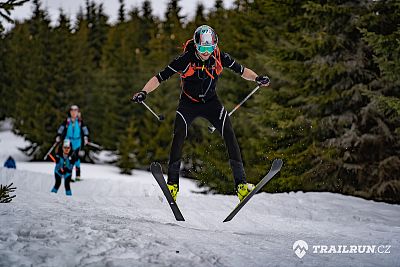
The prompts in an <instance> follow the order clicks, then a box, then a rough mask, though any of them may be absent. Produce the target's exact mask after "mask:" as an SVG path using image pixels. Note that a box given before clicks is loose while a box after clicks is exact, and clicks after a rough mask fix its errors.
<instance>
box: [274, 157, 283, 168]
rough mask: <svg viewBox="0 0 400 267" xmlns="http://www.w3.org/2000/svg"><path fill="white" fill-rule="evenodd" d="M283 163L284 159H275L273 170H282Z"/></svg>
mask: <svg viewBox="0 0 400 267" xmlns="http://www.w3.org/2000/svg"><path fill="white" fill-rule="evenodd" d="M282 165H283V160H281V159H275V160H274V162H272V167H271V169H273V170H280V169H281V167H282Z"/></svg>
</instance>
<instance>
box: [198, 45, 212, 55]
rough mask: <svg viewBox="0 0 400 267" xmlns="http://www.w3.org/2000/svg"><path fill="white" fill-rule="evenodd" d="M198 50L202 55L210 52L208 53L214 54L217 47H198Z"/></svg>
mask: <svg viewBox="0 0 400 267" xmlns="http://www.w3.org/2000/svg"><path fill="white" fill-rule="evenodd" d="M197 50H198V51H199V52H200V53H206V52H208V53H210V54H211V53H212V52H214V50H215V45H207V46H205V45H197Z"/></svg>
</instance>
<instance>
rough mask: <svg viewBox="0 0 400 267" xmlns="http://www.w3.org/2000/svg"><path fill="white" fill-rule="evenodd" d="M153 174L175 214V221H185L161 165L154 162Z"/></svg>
mask: <svg viewBox="0 0 400 267" xmlns="http://www.w3.org/2000/svg"><path fill="white" fill-rule="evenodd" d="M150 170H151V173H152V174H153V176H154V178H155V179H156V181H157V183H158V185H159V186H160V188H161V190H162V191H163V193H164V196H165V198H166V199H167V201H168V204H169V206H170V207H171V210H172V212H173V213H174V216H175V219H176V220H177V221H184V220H185V218H183V215H182V213H181V211H180V210H179V208H178V205H176V202H175V200H174V199H173V197H172V195H171V193H170V192H169V190H168V187H167V183H166V182H165V179H164V175H163V172H162V167H161V165H160V163H158V162H153V163H151V165H150Z"/></svg>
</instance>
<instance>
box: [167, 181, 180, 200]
mask: <svg viewBox="0 0 400 267" xmlns="http://www.w3.org/2000/svg"><path fill="white" fill-rule="evenodd" d="M167 186H168V190H169V192H170V193H171V195H172V198H173V199H174V201H175V202H176V197H177V196H178V192H179V187H178V185H177V184H167Z"/></svg>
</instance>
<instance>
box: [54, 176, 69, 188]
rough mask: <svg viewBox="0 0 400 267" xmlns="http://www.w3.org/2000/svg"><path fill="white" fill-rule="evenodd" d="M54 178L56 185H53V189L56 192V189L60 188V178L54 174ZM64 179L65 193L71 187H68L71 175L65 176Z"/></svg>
mask: <svg viewBox="0 0 400 267" xmlns="http://www.w3.org/2000/svg"><path fill="white" fill-rule="evenodd" d="M54 176H55V178H56V184H55V185H54V188H55V189H56V190H58V188H60V185H61V180H62V177H61V176H60V175H59V174H58V173H55V174H54ZM65 177H67V178H65V181H64V186H65V191H71V186H70V182H71V175H66V176H65Z"/></svg>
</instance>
